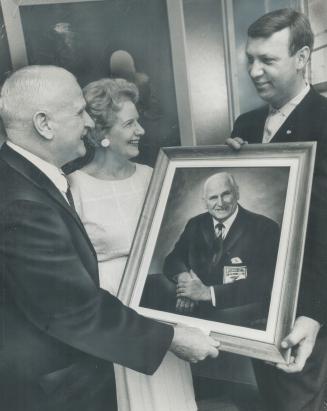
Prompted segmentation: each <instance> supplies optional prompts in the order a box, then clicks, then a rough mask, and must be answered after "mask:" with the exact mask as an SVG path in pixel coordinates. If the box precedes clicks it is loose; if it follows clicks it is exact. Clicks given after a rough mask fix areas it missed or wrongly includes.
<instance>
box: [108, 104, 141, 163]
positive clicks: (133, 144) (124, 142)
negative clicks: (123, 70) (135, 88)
mask: <svg viewBox="0 0 327 411" xmlns="http://www.w3.org/2000/svg"><path fill="white" fill-rule="evenodd" d="M116 117H117V118H116V122H115V124H114V125H113V127H112V128H111V129H110V131H109V133H108V134H107V135H106V137H108V138H109V140H110V146H109V150H111V151H112V152H114V153H115V154H118V155H120V156H122V157H125V158H128V159H130V158H133V157H136V156H137V155H138V154H139V142H140V138H141V136H143V134H144V130H143V128H142V127H141V125H140V124H139V122H138V119H139V115H138V112H137V109H136V107H135V104H134V103H133V102H132V101H130V100H126V101H123V102H122V107H121V109H120V111H118V112H117V113H116Z"/></svg>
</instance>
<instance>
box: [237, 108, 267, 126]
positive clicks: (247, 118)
mask: <svg viewBox="0 0 327 411" xmlns="http://www.w3.org/2000/svg"><path fill="white" fill-rule="evenodd" d="M266 112H267V106H262V107H259V108H256V109H254V110H250V111H247V112H246V113H242V114H240V115H239V116H238V117H237V118H236V120H235V125H237V124H247V123H249V124H253V122H255V121H256V120H257V119H258V116H262V115H264V114H265V113H266Z"/></svg>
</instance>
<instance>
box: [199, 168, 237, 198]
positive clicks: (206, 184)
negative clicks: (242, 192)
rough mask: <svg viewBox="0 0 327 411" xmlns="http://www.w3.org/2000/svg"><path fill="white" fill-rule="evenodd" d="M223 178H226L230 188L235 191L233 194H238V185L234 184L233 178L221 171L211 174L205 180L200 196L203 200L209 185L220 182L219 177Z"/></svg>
mask: <svg viewBox="0 0 327 411" xmlns="http://www.w3.org/2000/svg"><path fill="white" fill-rule="evenodd" d="M222 176H224V177H225V178H226V180H227V181H228V182H229V183H230V185H231V187H232V188H233V190H234V191H235V193H237V194H238V193H239V188H238V185H237V183H236V180H235V178H234V176H233V175H232V174H229V173H227V172H226V171H222V172H220V173H216V174H213V175H212V176H210V177H208V178H207V179H206V181H205V182H204V184H203V191H202V195H203V198H204V199H205V198H206V193H207V187H208V185H209V184H210V183H212V182H217V181H218V180H221V177H222Z"/></svg>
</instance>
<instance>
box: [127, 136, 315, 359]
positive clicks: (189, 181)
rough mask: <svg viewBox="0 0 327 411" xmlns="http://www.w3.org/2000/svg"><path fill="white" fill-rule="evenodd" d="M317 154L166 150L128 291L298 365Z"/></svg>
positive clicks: (131, 298) (302, 147)
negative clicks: (296, 333)
mask: <svg viewBox="0 0 327 411" xmlns="http://www.w3.org/2000/svg"><path fill="white" fill-rule="evenodd" d="M314 157H315V143H310V142H308V143H288V144H271V145H262V144H260V145H248V146H245V147H244V148H242V150H240V151H239V152H235V151H233V150H231V149H229V148H228V147H226V146H202V147H183V148H177V147H176V148H164V149H161V151H160V154H159V157H158V160H157V163H156V166H155V169H154V173H153V177H152V180H151V184H150V187H149V190H148V193H147V197H146V201H145V204H144V207H143V211H142V214H141V217H140V221H139V224H138V228H137V232H136V235H135V238H134V242H133V246H132V250H131V254H130V257H129V260H128V263H127V266H126V270H125V273H124V277H123V281H122V284H121V286H120V290H119V298H120V299H121V300H122V301H123V302H124V303H125V304H127V305H129V306H130V307H132V308H133V309H135V310H137V311H138V312H139V313H141V314H143V315H145V316H149V317H152V318H155V319H157V320H160V321H164V322H167V323H171V324H177V323H183V324H185V325H189V326H194V327H198V328H200V329H202V330H203V331H205V332H207V333H210V335H212V336H213V337H214V338H217V339H218V340H220V342H221V350H225V351H229V352H233V353H237V354H242V355H246V356H250V357H254V358H259V359H264V360H269V361H273V362H288V361H289V358H290V352H289V350H283V349H282V348H281V347H280V342H281V341H282V339H283V337H285V336H286V335H287V333H288V332H289V331H290V329H291V327H292V325H293V321H294V318H295V312H296V306H297V296H298V289H299V282H300V274H301V266H302V257H303V250H304V241H305V233H306V222H307V216H308V208H309V201H310V193H311V183H312V173H313V166H314Z"/></svg>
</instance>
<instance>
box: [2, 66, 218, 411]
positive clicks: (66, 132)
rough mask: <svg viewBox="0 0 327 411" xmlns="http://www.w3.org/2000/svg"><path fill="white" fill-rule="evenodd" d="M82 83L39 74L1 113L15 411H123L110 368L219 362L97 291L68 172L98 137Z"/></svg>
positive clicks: (6, 329)
mask: <svg viewBox="0 0 327 411" xmlns="http://www.w3.org/2000/svg"><path fill="white" fill-rule="evenodd" d="M85 106H86V104H85V100H84V98H83V95H82V91H81V89H80V87H79V85H78V84H77V82H76V80H75V78H74V76H73V75H72V74H71V73H69V72H68V71H66V70H64V69H61V68H58V67H52V66H30V67H26V68H23V69H21V70H19V71H17V72H16V73H14V74H13V75H12V76H11V77H10V78H9V79H7V80H6V82H5V84H4V85H3V87H2V91H1V96H0V113H1V116H2V119H3V122H4V125H5V128H6V134H7V142H6V143H5V144H4V146H3V147H2V148H1V150H0V174H1V180H0V193H1V198H2V200H1V204H0V261H1V277H0V295H1V297H0V319H1V328H0V332H1V340H0V342H1V346H0V348H1V349H0V387H1V389H0V402H1V407H2V409H3V410H8V411H9V410H10V411H22V410H24V411H37V410H39V411H47V410H51V411H55V410H58V411H59V410H60V411H68V410H69V411H75V410H78V411H91V410H92V411H100V410H108V411H109V410H115V409H116V401H115V385H114V376H113V367H112V362H117V363H119V364H122V365H124V366H126V367H130V368H132V369H134V370H137V371H140V372H143V373H148V374H152V373H153V372H154V371H155V370H156V369H157V367H158V366H159V365H160V362H161V360H162V358H163V356H164V355H165V353H166V352H167V350H172V351H173V352H174V353H175V354H176V355H179V356H181V357H183V358H185V359H189V360H191V361H197V360H199V359H203V358H204V357H206V356H207V355H211V356H213V357H214V356H217V354H218V351H217V348H216V346H217V345H218V343H217V342H215V341H214V340H212V339H211V338H208V337H206V336H205V335H204V334H202V333H201V332H200V331H198V330H196V329H192V328H190V329H188V328H183V327H176V328H175V330H174V329H173V328H172V327H170V326H167V325H164V324H159V323H157V322H155V321H153V320H150V319H146V318H144V317H141V316H139V315H138V314H136V313H135V312H134V311H132V310H130V309H128V308H127V307H124V306H123V305H122V304H121V303H120V302H119V301H118V300H117V299H116V298H115V297H113V296H111V295H110V294H109V293H108V292H106V291H104V290H102V289H100V288H99V277H98V266H97V259H96V254H95V251H94V249H93V247H92V245H91V243H90V240H89V238H88V236H87V234H86V232H85V230H84V227H83V225H82V223H81V221H80V220H79V218H78V216H77V214H76V213H75V210H74V205H73V203H72V198H71V194H70V190H69V187H68V185H67V181H66V178H65V176H64V175H63V173H62V171H61V167H62V166H63V165H64V164H65V163H67V162H68V161H71V160H73V159H75V158H77V157H79V156H82V155H84V154H85V148H84V143H83V136H84V135H85V134H86V133H87V131H88V130H89V129H90V128H92V127H93V126H94V124H93V121H92V120H91V118H90V117H89V116H88V114H87V112H86V111H85Z"/></svg>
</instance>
